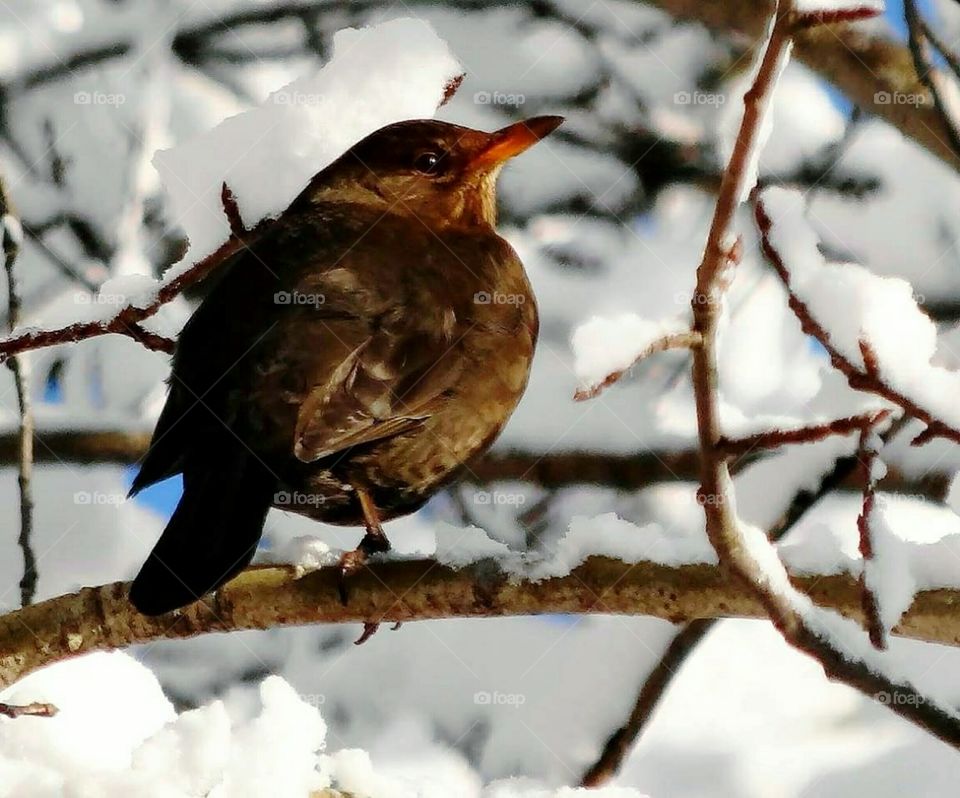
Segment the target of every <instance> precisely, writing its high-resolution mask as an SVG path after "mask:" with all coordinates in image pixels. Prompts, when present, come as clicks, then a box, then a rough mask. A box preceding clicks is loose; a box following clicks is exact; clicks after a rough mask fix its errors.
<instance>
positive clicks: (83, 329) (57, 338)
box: [0, 185, 272, 359]
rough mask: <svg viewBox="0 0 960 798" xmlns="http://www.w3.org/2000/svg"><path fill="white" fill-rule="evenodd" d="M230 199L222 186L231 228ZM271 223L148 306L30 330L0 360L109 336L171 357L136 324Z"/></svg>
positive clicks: (200, 265) (172, 282)
mask: <svg viewBox="0 0 960 798" xmlns="http://www.w3.org/2000/svg"><path fill="white" fill-rule="evenodd" d="M230 197H232V194H231V193H230V192H229V189H227V188H226V185H224V193H223V195H222V198H223V201H224V212H225V214H226V216H227V218H228V220H230V222H231V226H233V225H234V224H235V221H236V219H235V216H234V215H233V213H232V211H231V208H230V207H229V199H230ZM271 221H272V220H270V219H265V220H263V221H262V222H260V223H259V224H258V225H257V226H256V227H254V228H253V229H252V230H250V231H249V232H248V233H246V234H245V235H244V236H243V237H242V238H241V237H240V236H238V235H236V233H233V232H231V235H230V237H229V238H228V239H227V240H226V241H225V242H224V243H223V244H221V245H220V246H219V247H218V248H217V249H216V250H215V251H214V252H212V253H211V254H209V255H207V256H206V257H205V258H202V259H201V260H199V261H197V262H196V263H194V264H193V265H192V266H190V267H189V268H188V269H186V270H184V271H181V272H178V273H177V275H176V276H175V277H173V278H172V279H168V280H166V281H165V282H164V283H162V284H161V285H160V287H159V288H158V289H157V292H156V294H155V296H154V298H153V301H152V302H149V303H147V304H145V305H142V306H138V305H126V306H125V307H123V308H122V309H121V310H120V311H119V312H118V313H117V314H116V315H114V317H113V318H111V319H108V320H106V321H92V322H76V323H74V324H68V325H66V326H65V327H60V328H58V329H54V330H33V331H29V332H25V333H20V334H19V335H11V336H10V337H9V338H5V339H3V340H0V359H5V358H8V357H10V355H14V354H17V353H19V352H25V351H28V350H31V349H41V348H43V347H47V346H55V345H57V344H65V343H75V342H76V341H83V340H86V339H88V338H97V337H99V336H101V335H110V334H119V335H126V336H128V337H129V338H133V339H134V340H135V341H137V342H138V343H140V344H142V345H143V346H145V347H146V348H147V349H152V350H154V351H159V352H166V353H167V354H171V353H172V352H173V347H174V344H173V342H172V341H171V340H170V339H169V338H165V337H164V336H162V335H157V334H156V333H152V332H149V331H147V330H145V329H143V327H141V326H140V323H141V322H142V321H145V320H146V319H149V318H150V317H151V316H153V315H155V314H156V313H157V311H159V310H160V308H162V307H163V306H164V305H165V304H167V303H168V302H170V301H172V300H173V299H175V298H176V297H178V296H179V295H180V294H181V293H182V292H183V291H184V289H186V288H188V287H189V286H191V285H194V284H195V283H198V282H200V281H201V280H203V279H204V278H205V277H206V276H207V275H208V274H210V273H211V272H212V271H214V270H215V269H216V268H217V267H218V266H220V265H221V264H222V263H224V262H225V261H226V260H228V259H229V258H231V257H232V256H234V255H236V254H237V253H238V252H240V251H241V250H243V249H245V248H247V247H248V246H249V244H250V243H252V242H253V241H254V240H255V239H256V238H257V237H258V236H259V235H260V234H262V232H263V231H264V230H265V229H267V227H268V226H269V225H270V223H271Z"/></svg>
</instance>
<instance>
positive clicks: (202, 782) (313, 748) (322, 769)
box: [0, 652, 642, 798]
mask: <svg viewBox="0 0 960 798" xmlns="http://www.w3.org/2000/svg"><path fill="white" fill-rule="evenodd" d="M259 694H260V704H261V707H260V710H259V713H258V714H256V715H255V716H254V717H252V718H249V719H245V720H240V721H236V720H232V719H231V717H230V715H229V713H228V712H227V710H226V708H225V706H224V704H223V702H222V701H219V700H216V701H212V702H210V703H208V704H206V705H205V706H202V707H200V708H199V709H194V710H189V711H186V712H183V713H181V714H180V715H177V714H176V713H175V712H174V709H173V706H172V705H171V704H170V702H169V701H168V700H167V699H166V698H165V697H164V695H163V692H162V691H161V689H160V685H159V683H158V682H157V680H156V678H155V677H154V676H153V674H152V673H151V672H150V671H149V670H147V669H146V668H145V667H144V666H143V665H141V664H140V663H138V662H137V661H136V660H134V659H133V658H132V657H129V656H128V655H126V654H122V653H118V652H117V653H111V654H101V653H98V654H91V655H89V656H86V657H82V658H79V659H76V660H72V661H67V662H63V663H59V664H57V665H53V666H51V667H48V668H46V669H44V670H42V671H38V672H37V673H35V674H33V675H31V676H28V677H27V678H25V679H23V680H22V681H20V682H18V683H17V684H15V685H13V686H12V687H11V688H10V689H8V690H6V691H5V692H4V694H3V700H4V701H7V702H10V703H19V702H28V701H33V700H45V701H51V702H53V703H55V704H56V705H57V706H58V707H59V709H60V712H59V714H57V715H56V716H55V717H53V718H33V717H23V718H18V719H17V720H9V719H5V720H3V721H2V722H0V774H2V779H0V795H2V796H10V797H11V798H13V797H14V796H23V798H28V797H29V798H41V797H43V796H50V798H53V796H60V795H64V794H67V793H68V792H69V794H71V795H97V796H102V798H110V796H128V795H144V796H164V798H200V796H209V798H262V796H264V795H271V796H275V798H304V797H305V796H307V795H311V794H314V793H316V792H317V791H320V790H324V789H326V788H331V789H333V790H344V791H347V792H348V793H349V794H351V795H354V796H356V798H420V797H423V798H443V797H444V796H449V795H463V796H471V795H473V796H476V797H477V798H480V796H484V798H551V796H556V798H572V796H576V795H583V794H586V791H581V790H570V789H561V790H559V791H555V790H550V789H546V788H544V787H542V786H541V785H538V784H537V783H535V782H532V781H526V780H524V781H522V782H520V781H514V780H508V781H501V782H498V783H495V784H492V785H490V787H489V788H488V789H486V790H483V789H482V788H481V787H480V784H481V782H480V780H479V778H478V777H477V776H476V774H474V773H473V772H472V771H471V770H470V768H469V767H467V766H466V764H465V763H464V762H463V761H462V759H461V758H460V755H459V754H456V753H454V752H452V751H446V750H444V751H442V756H440V760H441V761H431V760H430V759H422V760H420V762H419V763H418V764H417V765H416V766H415V767H414V768H412V769H411V770H410V771H409V772H407V773H406V774H405V775H403V776H400V775H398V774H396V773H394V772H390V769H389V768H388V769H386V770H383V769H378V768H377V767H376V766H375V764H374V762H373V761H372V759H371V757H370V755H369V754H368V753H367V752H365V751H360V750H353V749H345V750H340V751H337V752H335V753H332V754H325V753H322V752H323V749H324V748H325V747H326V734H327V726H326V723H325V722H324V721H323V718H322V717H321V715H320V711H319V709H318V708H317V707H316V706H314V705H313V704H311V703H310V702H309V701H307V700H304V698H301V696H299V695H298V694H297V693H296V692H295V691H294V689H293V688H292V687H291V686H290V685H289V684H288V683H287V682H286V681H285V680H284V679H282V678H280V677H279V676H270V677H268V678H267V679H265V680H264V681H263V682H262V683H261V684H260V689H259ZM444 760H446V761H444ZM332 794H333V795H336V794H338V793H336V792H334V793H332ZM589 794H590V795H598V796H607V797H608V798H642V796H641V795H640V793H638V792H637V791H635V790H626V789H617V788H610V789H607V790H601V791H599V792H590V793H589Z"/></svg>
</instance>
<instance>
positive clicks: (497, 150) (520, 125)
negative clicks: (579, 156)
mask: <svg viewBox="0 0 960 798" xmlns="http://www.w3.org/2000/svg"><path fill="white" fill-rule="evenodd" d="M562 122H563V117H562V116H534V117H531V118H530V119H524V120H523V121H522V122H516V123H515V124H512V125H508V126H507V127H505V128H501V129H500V130H498V131H496V132H495V133H491V134H490V141H489V143H488V144H487V145H486V146H485V147H484V148H483V149H482V150H480V152H479V154H477V155H476V156H475V157H474V159H473V160H472V161H471V162H470V168H471V169H477V170H482V169H489V168H491V167H493V166H496V165H497V164H501V163H503V162H504V161H506V160H507V159H509V158H513V156H515V155H519V154H520V153H521V152H523V151H524V150H527V149H529V148H530V147H532V146H533V145H534V144H536V143H537V142H538V141H540V139H542V138H544V137H545V136H548V135H550V134H551V133H552V132H553V131H554V130H556V129H557V128H558V127H560V124H561V123H562Z"/></svg>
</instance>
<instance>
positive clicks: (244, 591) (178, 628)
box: [0, 557, 960, 687]
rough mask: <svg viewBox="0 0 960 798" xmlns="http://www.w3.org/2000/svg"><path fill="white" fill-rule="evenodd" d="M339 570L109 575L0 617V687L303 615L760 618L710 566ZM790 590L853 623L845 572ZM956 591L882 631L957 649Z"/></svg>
mask: <svg viewBox="0 0 960 798" xmlns="http://www.w3.org/2000/svg"><path fill="white" fill-rule="evenodd" d="M339 578H340V577H339V569H338V567H337V566H330V567H326V568H322V569H320V570H317V571H313V572H311V573H308V574H306V575H304V576H302V577H300V578H297V572H296V569H295V568H294V567H292V566H254V567H252V568H248V569H247V570H245V571H243V572H242V573H241V574H240V575H239V576H238V577H237V578H235V579H234V580H233V581H231V582H229V583H228V584H227V585H225V586H224V587H223V588H221V589H220V590H219V591H217V593H215V594H212V595H209V596H207V597H205V598H204V599H203V600H202V601H200V602H197V603H196V604H193V605H191V606H190V607H187V608H186V609H184V610H182V611H181V612H179V613H176V614H169V615H165V616H159V617H156V618H148V617H146V616H143V615H140V613H138V612H137V611H136V610H135V609H134V607H133V605H131V604H130V602H129V600H128V599H127V591H128V590H129V583H124V582H114V583H112V584H108V585H102V586H100V587H88V588H83V589H82V590H80V591H79V592H77V593H71V594H69V595H65V596H59V597H57V598H53V599H50V600H48V601H43V602H39V603H37V604H32V605H31V606H29V607H24V608H22V609H19V610H16V611H14V612H11V613H8V614H6V615H3V616H0V687H5V686H7V685H10V684H12V683H13V682H14V681H16V680H17V679H20V678H22V677H23V676H25V675H26V674H28V673H30V672H31V671H33V670H36V669H37V668H39V667H41V666H43V665H49V664H50V663H53V662H58V661H60V660H64V659H68V658H70V657H74V656H78V655H80V654H86V653H89V652H91V651H109V650H114V649H119V648H125V647H127V646H131V645H135V644H139V643H149V642H152V641H155V640H175V639H183V638H188V637H195V636H197V635H201V634H208V633H210V632H231V631H237V630H242V629H268V628H273V627H276V626H297V625H303V624H315V623H364V622H387V621H402V622H407V621H421V620H435V619H440V618H476V617H483V618H490V617H504V616H518V615H537V614H544V613H577V614H607V615H609V614H613V615H647V616H652V617H657V618H663V619H665V620H668V621H671V622H673V623H683V622H686V621H690V620H694V619H697V618H733V617H736V618H767V613H766V610H765V609H764V606H763V604H762V603H761V602H760V600H759V599H758V598H757V596H756V594H755V593H754V591H753V590H752V589H751V588H750V587H749V586H748V585H746V584H745V583H743V582H741V581H739V580H736V581H734V580H731V579H729V578H728V577H726V576H724V574H723V570H722V569H721V568H720V567H718V566H713V565H685V566H680V567H670V566H665V565H660V564H657V563H652V562H640V563H636V564H632V565H631V564H628V563H623V562H620V561H619V560H611V559H608V558H605V557H591V558H589V559H588V560H587V561H586V562H584V563H583V564H582V565H580V566H579V567H577V568H575V569H574V570H573V571H572V572H571V573H570V574H569V575H567V576H563V577H558V578H554V579H547V580H544V581H540V582H531V581H526V580H523V581H516V580H514V579H511V578H510V577H508V575H506V574H504V573H503V572H502V571H501V570H500V569H499V568H498V567H497V566H496V564H495V563H493V562H491V561H485V562H480V563H477V564H475V565H472V566H470V567H467V568H462V569H458V570H453V569H451V568H448V567H446V566H444V565H440V564H438V563H437V562H435V561H434V560H407V561H393V562H382V563H372V564H370V565H369V566H368V567H367V568H365V569H364V570H362V571H361V572H359V573H358V574H356V575H355V576H353V577H351V580H350V602H349V604H348V605H347V606H344V605H343V604H342V603H341V601H340V597H339V593H338V589H337V586H338V584H339V581H338V580H339ZM794 582H795V584H796V586H797V588H798V589H799V590H801V591H803V592H804V593H806V594H807V595H809V596H810V598H811V599H812V600H813V601H814V602H816V603H817V604H818V605H820V606H823V607H829V608H831V609H834V610H837V611H838V612H840V613H842V614H843V615H845V616H847V617H850V618H853V619H854V620H856V621H858V622H860V623H862V622H863V620H864V616H863V607H862V605H861V601H860V585H859V582H858V581H857V579H855V578H853V577H851V576H847V575H843V576H836V575H831V576H803V577H796V578H795V580H794ZM958 602H960V590H928V591H923V592H920V593H918V594H917V596H916V598H915V600H914V602H913V605H912V606H911V608H910V609H909V610H908V611H907V612H906V613H904V615H903V617H902V618H901V619H900V622H899V623H898V624H897V626H896V627H895V628H894V630H893V633H894V634H896V635H900V636H903V637H909V638H914V639H918V640H927V641H930V642H937V643H944V644H947V645H960V619H958V617H957V613H956V607H957V604H958Z"/></svg>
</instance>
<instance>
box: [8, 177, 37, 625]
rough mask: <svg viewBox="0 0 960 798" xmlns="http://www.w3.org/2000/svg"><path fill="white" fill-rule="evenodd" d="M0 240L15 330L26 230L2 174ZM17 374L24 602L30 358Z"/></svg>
mask: <svg viewBox="0 0 960 798" xmlns="http://www.w3.org/2000/svg"><path fill="white" fill-rule="evenodd" d="M0 239H2V244H3V258H4V269H5V271H6V274H7V324H8V325H9V328H10V330H11V331H12V330H13V329H14V328H15V327H16V326H17V325H18V324H19V323H20V318H21V312H20V310H21V305H20V293H19V291H18V289H17V276H16V272H15V270H14V266H15V264H16V261H17V256H18V255H19V254H20V243H21V239H22V232H21V227H20V221H19V218H18V217H17V216H16V214H15V212H14V209H13V205H12V202H11V200H10V197H9V195H8V193H7V187H6V183H5V182H4V180H3V177H2V176H0ZM7 365H8V366H9V367H10V371H11V372H12V373H13V382H14V387H15V389H16V392H17V412H18V413H19V415H20V429H19V432H18V439H17V485H18V488H19V490H20V534H19V536H18V537H17V543H18V544H19V546H20V550H21V551H22V552H23V577H22V578H21V579H20V603H21V604H23V605H24V606H26V605H27V604H30V603H31V602H32V601H33V596H34V593H35V592H36V589H37V558H36V555H35V554H34V551H33V544H32V542H31V536H32V534H33V494H32V492H31V488H30V481H31V478H32V476H33V428H34V422H33V409H32V407H31V403H30V361H29V360H28V359H27V357H26V356H23V355H21V356H19V357H14V358H11V359H10V360H9V361H7Z"/></svg>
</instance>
